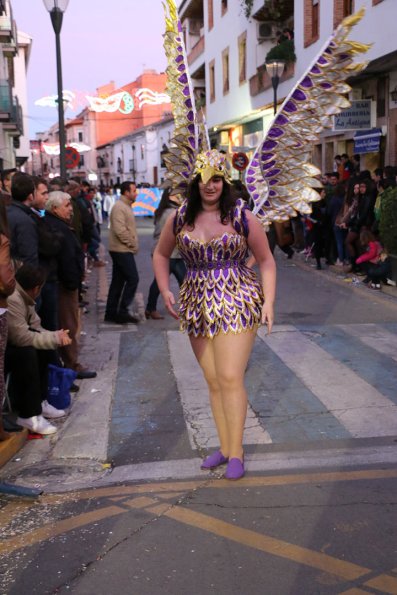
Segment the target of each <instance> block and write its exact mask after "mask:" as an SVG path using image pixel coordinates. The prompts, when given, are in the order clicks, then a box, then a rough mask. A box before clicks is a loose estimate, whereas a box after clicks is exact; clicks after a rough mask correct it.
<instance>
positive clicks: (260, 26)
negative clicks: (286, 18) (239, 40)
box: [256, 22, 277, 43]
mask: <svg viewBox="0 0 397 595" xmlns="http://www.w3.org/2000/svg"><path fill="white" fill-rule="evenodd" d="M256 37H257V39H258V41H259V43H260V42H262V41H271V40H273V39H276V38H277V26H276V24H275V23H270V22H265V23H257V31H256Z"/></svg>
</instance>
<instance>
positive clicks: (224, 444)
mask: <svg viewBox="0 0 397 595" xmlns="http://www.w3.org/2000/svg"><path fill="white" fill-rule="evenodd" d="M189 338H190V343H191V346H192V349H193V353H194V355H195V356H196V359H197V361H198V363H199V364H200V367H201V369H202V370H203V374H204V378H205V380H206V382H207V385H208V389H209V394H210V404H211V410H212V415H213V417H214V421H215V425H216V429H217V432H218V437H219V444H220V450H221V452H222V454H223V455H224V456H225V457H228V456H229V441H228V429H227V422H226V417H225V412H224V410H223V400H222V395H221V390H220V386H219V383H218V379H217V376H216V369H215V357H214V344H213V340H212V339H208V338H206V337H189Z"/></svg>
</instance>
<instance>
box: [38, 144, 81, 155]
mask: <svg viewBox="0 0 397 595" xmlns="http://www.w3.org/2000/svg"><path fill="white" fill-rule="evenodd" d="M42 146H43V149H44V151H45V152H46V153H47V155H59V153H60V151H59V143H43V145H42ZM68 146H69V147H73V149H76V151H78V152H79V153H84V152H85V151H91V147H89V146H88V145H85V144H84V143H69V145H68Z"/></svg>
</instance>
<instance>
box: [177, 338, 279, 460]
mask: <svg viewBox="0 0 397 595" xmlns="http://www.w3.org/2000/svg"><path fill="white" fill-rule="evenodd" d="M167 338H168V346H169V352H170V357H171V363H172V368H173V370H174V374H175V378H176V382H177V386H178V392H179V394H180V397H181V401H182V407H183V412H184V416H185V422H186V426H187V429H188V433H189V440H190V444H191V446H192V448H194V449H197V448H212V447H216V446H219V440H218V436H217V433H216V428H215V424H214V421H213V419H212V414H211V409H210V405H209V399H208V388H207V385H206V382H205V380H204V378H203V373H202V371H201V369H200V366H199V365H198V363H197V361H196V358H195V357H194V354H193V351H192V349H191V346H190V342H189V339H188V337H187V335H185V334H183V333H180V332H179V331H168V332H167ZM271 442H272V440H271V437H270V435H269V433H268V432H267V431H266V430H264V429H263V428H262V426H261V424H260V423H259V420H258V419H257V417H256V416H255V413H254V412H253V411H252V409H251V407H249V406H248V412H247V420H246V424H245V434H244V444H269V443H271Z"/></svg>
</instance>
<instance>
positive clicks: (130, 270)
mask: <svg viewBox="0 0 397 595" xmlns="http://www.w3.org/2000/svg"><path fill="white" fill-rule="evenodd" d="M321 181H322V183H323V188H322V189H321V190H319V200H318V201H317V202H314V203H313V205H312V206H313V210H312V213H311V215H310V216H306V215H299V216H298V217H295V218H294V219H292V220H291V221H290V222H287V223H275V224H273V225H272V226H271V227H270V230H269V232H268V237H269V242H270V246H271V248H272V250H274V248H275V246H276V245H278V247H279V248H280V249H281V250H282V251H283V252H284V253H285V254H286V256H287V258H292V257H293V255H294V250H296V249H300V250H302V252H304V253H305V255H306V257H307V258H310V257H312V258H314V259H315V263H316V265H315V266H316V267H317V269H322V268H323V266H324V264H326V265H335V266H337V267H341V269H343V270H344V271H345V272H350V271H352V272H354V273H355V274H357V275H362V276H363V281H364V282H365V283H366V284H368V287H370V288H371V289H380V287H381V283H385V282H386V280H387V278H388V276H389V275H390V258H389V255H388V254H387V250H386V249H385V246H384V242H383V241H382V237H381V235H380V233H379V232H380V227H381V226H380V222H381V217H382V195H383V193H384V192H385V190H386V189H388V188H395V187H396V183H397V168H395V167H391V166H387V167H385V168H377V169H375V170H374V171H373V172H370V171H368V170H360V160H359V157H354V158H353V159H349V157H348V156H347V155H346V154H344V155H341V156H339V155H337V156H336V157H335V161H334V169H333V171H331V172H329V173H326V174H325V175H324V176H323V177H322V180H321ZM234 184H235V186H236V189H237V191H238V192H239V193H240V196H242V197H243V198H244V199H246V200H247V201H248V202H249V200H250V198H249V195H248V194H247V191H246V189H245V187H244V185H243V184H242V182H241V181H239V180H235V181H234ZM136 190H137V187H136V184H135V183H134V182H129V181H127V182H123V183H122V184H121V187H120V189H119V191H118V192H117V194H114V193H113V192H112V191H111V190H110V189H109V188H103V191H102V192H101V193H99V192H97V190H96V189H95V188H93V187H92V186H91V185H90V184H89V183H87V182H84V181H80V180H79V179H78V178H75V179H70V180H69V181H68V182H66V183H63V182H62V180H61V179H60V178H54V179H53V180H51V181H50V182H47V180H45V179H43V178H40V177H35V176H30V175H28V174H26V173H22V172H19V171H15V170H8V171H3V172H2V175H1V191H0V408H2V404H3V401H4V396H5V394H6V384H7V395H8V397H9V401H10V402H11V407H12V409H13V410H14V411H16V412H17V415H18V417H17V418H16V420H15V418H11V419H10V418H5V417H4V416H0V440H5V439H7V437H8V434H7V431H6V430H9V431H10V430H11V431H12V430H15V429H16V428H19V427H24V428H28V429H29V430H30V431H31V432H34V433H38V434H52V433H54V432H56V430H57V428H56V425H54V424H53V423H51V420H53V419H56V418H60V417H63V416H64V415H66V411H65V410H63V409H60V408H57V407H54V405H52V404H51V403H50V402H49V400H48V394H49V391H48V370H49V366H50V365H52V366H56V367H57V368H59V369H64V370H72V371H73V372H74V373H75V377H77V379H90V378H94V377H95V376H96V372H95V371H93V370H89V369H87V368H86V367H85V366H84V364H82V363H81V361H80V359H79V337H80V333H81V312H84V310H85V308H86V306H87V305H88V302H87V301H86V299H85V292H86V290H87V287H88V285H87V283H86V278H87V272H88V271H89V270H90V268H91V267H102V266H104V265H105V262H104V261H103V260H101V258H100V256H99V246H100V242H101V224H102V223H107V224H108V227H109V253H110V257H111V260H112V265H113V270H112V280H111V284H110V288H109V294H108V300H107V304H106V312H105V319H104V321H105V322H110V323H113V324H131V323H132V324H137V323H138V322H139V319H138V318H137V317H136V316H133V315H132V314H131V312H130V306H131V303H132V301H133V299H134V295H135V292H136V290H137V286H138V283H139V276H138V271H137V267H136V263H135V254H136V253H137V251H138V234H137V230H136V225H135V218H134V215H133V211H132V209H131V206H132V204H133V203H134V201H135V198H136V194H137V192H136ZM177 206H178V205H177V203H175V202H173V199H172V197H171V196H170V194H169V190H168V189H167V190H165V191H164V192H163V197H162V200H161V202H160V205H159V207H158V209H157V211H156V213H155V217H154V223H155V232H154V238H155V241H157V240H158V238H159V235H160V232H161V229H162V227H163V225H164V223H165V221H166V219H167V218H168V216H170V213H172V212H175V209H176V208H177ZM185 270H186V269H185V265H184V263H183V261H182V259H181V258H180V255H179V254H178V253H177V252H175V253H173V254H172V258H171V268H170V273H173V274H174V275H175V277H176V279H177V281H178V283H179V284H181V283H182V281H183V278H184V275H185ZM158 297H159V290H158V287H157V283H156V280H155V279H154V280H153V282H152V284H151V287H150V291H149V296H148V301H147V305H146V311H145V315H146V318H151V319H153V320H160V319H162V318H163V317H162V315H161V314H160V313H159V312H158V311H157V299H158ZM78 388H79V387H78V385H76V384H72V386H71V390H72V391H77V390H78ZM3 421H4V424H3ZM5 422H7V424H8V426H7V427H3V426H5Z"/></svg>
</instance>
